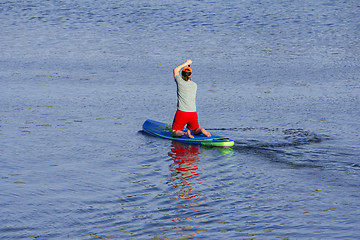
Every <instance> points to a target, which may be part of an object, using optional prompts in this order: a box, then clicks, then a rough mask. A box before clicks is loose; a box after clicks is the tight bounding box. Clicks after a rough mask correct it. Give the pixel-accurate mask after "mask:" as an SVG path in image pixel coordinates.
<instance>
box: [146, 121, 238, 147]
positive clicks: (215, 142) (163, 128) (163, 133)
mask: <svg viewBox="0 0 360 240" xmlns="http://www.w3.org/2000/svg"><path fill="white" fill-rule="evenodd" d="M143 130H144V132H146V133H147V134H149V135H152V136H155V137H160V138H165V139H168V140H173V141H178V142H182V143H187V144H196V145H202V146H207V147H232V146H234V141H233V140H230V139H229V138H225V137H220V136H214V135H212V136H211V137H206V136H204V135H203V134H199V135H194V137H195V138H188V137H186V136H182V137H173V136H172V135H171V125H169V124H165V123H161V122H157V121H154V120H146V121H145V122H144V124H143ZM186 130H187V129H185V131H186Z"/></svg>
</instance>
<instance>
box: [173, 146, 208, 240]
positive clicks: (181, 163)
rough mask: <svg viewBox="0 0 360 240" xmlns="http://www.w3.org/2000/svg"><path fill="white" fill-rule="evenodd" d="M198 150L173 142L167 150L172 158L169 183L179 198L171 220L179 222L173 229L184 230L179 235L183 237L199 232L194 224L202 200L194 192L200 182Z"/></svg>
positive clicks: (195, 147) (196, 221)
mask: <svg viewBox="0 0 360 240" xmlns="http://www.w3.org/2000/svg"><path fill="white" fill-rule="evenodd" d="M199 150H200V148H199V147H198V146H192V145H185V144H181V143H178V142H173V143H172V148H171V151H170V152H169V156H170V157H172V159H173V163H171V164H170V166H169V168H170V171H171V174H170V177H171V181H170V182H169V184H170V185H171V186H173V187H174V188H175V189H176V195H177V199H178V200H179V203H178V204H177V207H176V210H175V211H174V213H175V216H176V217H174V218H173V219H172V221H173V222H178V223H181V224H180V225H179V226H176V227H174V229H179V230H181V231H183V230H186V234H185V235H181V236H182V237H185V238H187V237H192V236H196V235H197V236H198V235H199V234H200V232H199V231H198V230H197V227H196V226H195V225H194V223H198V222H199V221H200V220H199V219H197V218H198V215H199V211H201V209H199V208H198V206H199V205H200V204H201V203H202V202H204V201H201V200H200V198H201V197H202V196H201V194H199V193H196V189H198V187H199V185H200V184H202V182H201V181H199V178H200V173H199V172H198V163H199V153H200V151H199ZM189 230H190V231H189ZM191 230H192V231H191Z"/></svg>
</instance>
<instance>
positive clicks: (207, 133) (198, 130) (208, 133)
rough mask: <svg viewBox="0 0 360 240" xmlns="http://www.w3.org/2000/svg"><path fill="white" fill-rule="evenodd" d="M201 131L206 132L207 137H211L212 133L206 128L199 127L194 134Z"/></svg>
mask: <svg viewBox="0 0 360 240" xmlns="http://www.w3.org/2000/svg"><path fill="white" fill-rule="evenodd" d="M201 133H202V134H204V135H205V136H207V137H211V133H210V132H208V131H206V130H205V128H197V129H195V131H194V134H196V135H198V134H201Z"/></svg>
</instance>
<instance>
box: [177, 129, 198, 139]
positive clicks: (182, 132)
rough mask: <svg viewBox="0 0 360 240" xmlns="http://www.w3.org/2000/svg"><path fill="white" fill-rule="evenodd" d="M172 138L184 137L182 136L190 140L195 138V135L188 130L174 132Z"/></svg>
mask: <svg viewBox="0 0 360 240" xmlns="http://www.w3.org/2000/svg"><path fill="white" fill-rule="evenodd" d="M172 136H173V137H182V136H186V137H188V138H194V136H193V135H191V132H190V130H187V131H186V132H184V131H174V130H173V131H172Z"/></svg>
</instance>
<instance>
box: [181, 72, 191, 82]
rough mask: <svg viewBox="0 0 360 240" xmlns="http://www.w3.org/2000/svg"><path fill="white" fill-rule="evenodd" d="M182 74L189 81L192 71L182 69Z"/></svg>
mask: <svg viewBox="0 0 360 240" xmlns="http://www.w3.org/2000/svg"><path fill="white" fill-rule="evenodd" d="M181 75H182V78H183V79H184V80H185V81H189V80H190V76H191V72H184V71H182V72H181Z"/></svg>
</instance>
